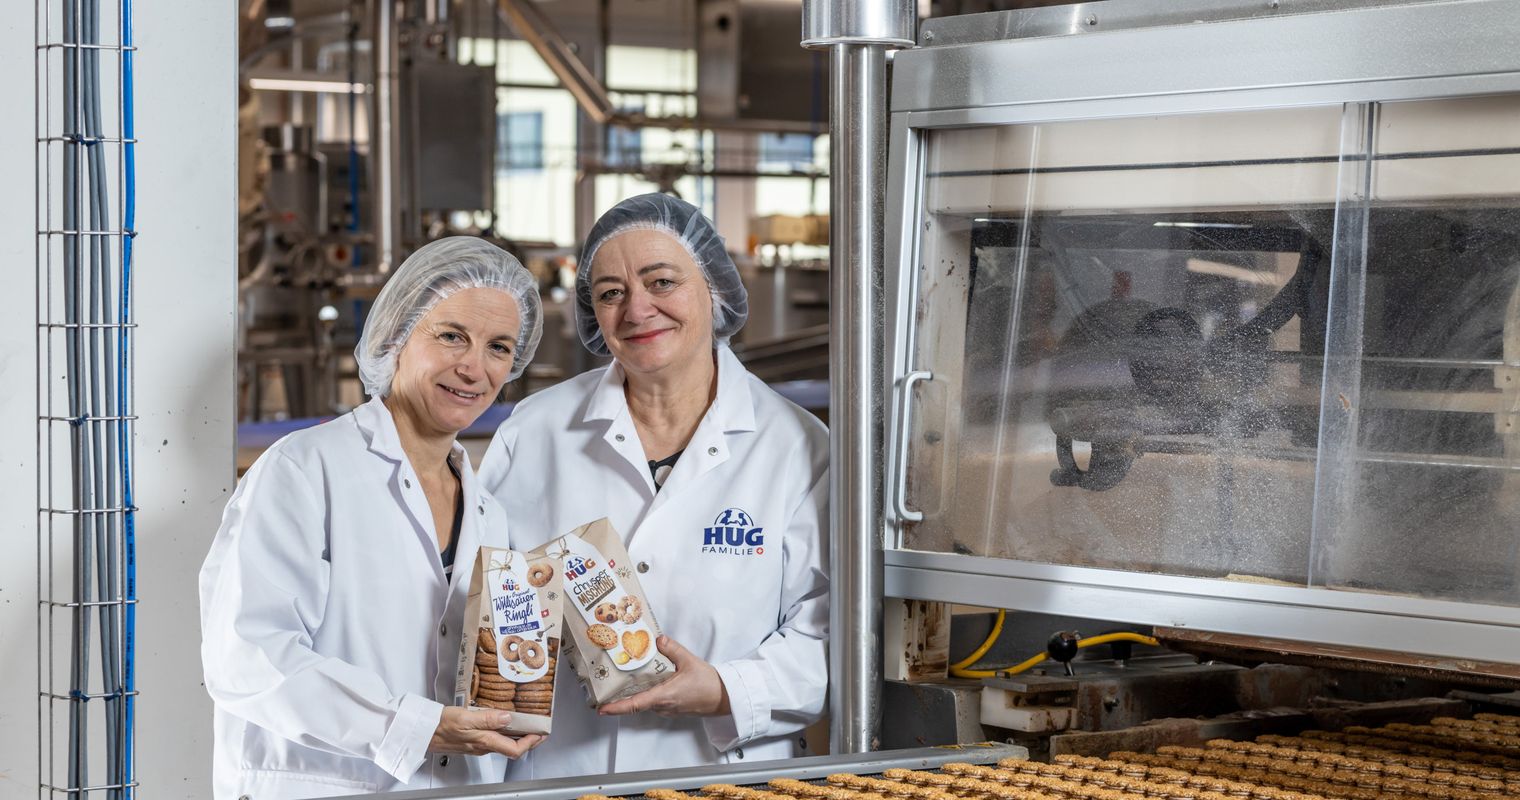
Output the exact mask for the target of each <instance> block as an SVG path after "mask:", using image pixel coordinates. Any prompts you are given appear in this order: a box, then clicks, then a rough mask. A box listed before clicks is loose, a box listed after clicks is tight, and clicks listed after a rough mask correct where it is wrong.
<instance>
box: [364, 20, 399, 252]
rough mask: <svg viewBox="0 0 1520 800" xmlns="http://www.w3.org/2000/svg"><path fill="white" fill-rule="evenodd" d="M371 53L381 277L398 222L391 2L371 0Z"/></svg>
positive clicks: (377, 249)
mask: <svg viewBox="0 0 1520 800" xmlns="http://www.w3.org/2000/svg"><path fill="white" fill-rule="evenodd" d="M371 2H372V3H373V4H374V5H373V11H374V17H373V19H372V20H371V23H372V26H373V27H372V28H371V35H372V36H373V39H372V40H371V53H370V57H371V58H373V59H374V65H375V93H374V103H373V105H374V120H375V124H374V125H373V126H372V127H371V128H370V162H371V164H372V167H371V174H373V176H374V180H373V181H371V182H370V195H371V197H370V203H371V205H372V206H373V207H374V209H375V212H374V213H375V224H374V236H375V267H376V270H377V271H378V272H379V273H381V274H385V273H388V272H390V271H391V269H392V268H394V267H395V266H396V261H397V256H398V255H399V253H398V252H397V251H398V250H400V247H399V239H400V237H399V234H400V227H401V226H400V222H399V220H398V219H397V214H396V195H397V187H396V179H397V176H398V175H399V174H400V171H401V165H400V160H399V159H400V155H401V154H400V152H399V150H400V146H399V145H400V142H399V140H398V139H399V137H398V136H397V133H398V130H399V129H398V128H397V118H398V117H399V116H400V113H399V108H398V104H397V95H396V69H397V68H396V62H397V38H398V37H397V34H396V8H397V5H398V4H397V3H396V1H395V0H371Z"/></svg>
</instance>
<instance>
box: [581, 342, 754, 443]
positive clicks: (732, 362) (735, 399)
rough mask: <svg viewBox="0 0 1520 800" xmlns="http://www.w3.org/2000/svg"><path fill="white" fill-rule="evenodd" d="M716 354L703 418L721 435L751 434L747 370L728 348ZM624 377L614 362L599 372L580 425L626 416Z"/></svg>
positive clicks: (751, 424)
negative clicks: (713, 386)
mask: <svg viewBox="0 0 1520 800" xmlns="http://www.w3.org/2000/svg"><path fill="white" fill-rule="evenodd" d="M716 351H717V368H718V394H717V396H716V397H715V398H713V403H712V407H711V408H709V409H708V411H707V416H709V417H711V418H712V419H714V420H716V421H717V423H718V429H719V430H721V431H723V432H725V433H737V432H740V431H753V430H754V429H755V403H754V398H753V397H752V396H751V395H750V391H749V371H748V370H746V369H745V368H744V365H743V364H741V363H739V357H738V356H736V355H734V351H733V350H731V349H729V347H728V345H719V346H718V347H717V348H716ZM626 378H627V375H626V374H625V373H624V372H623V367H622V365H621V364H618V363H617V362H616V361H614V362H612V366H610V367H608V368H607V371H606V372H604V373H602V379H601V381H599V382H598V383H597V385H596V389H595V390H594V391H593V392H592V394H591V402H589V403H587V404H586V413H585V415H584V416H583V417H582V418H581V421H582V422H593V421H597V420H601V421H608V422H617V421H618V420H620V419H621V418H623V417H625V416H627V414H628V397H627V396H626V395H624V394H623V382H624V380H625V379H626Z"/></svg>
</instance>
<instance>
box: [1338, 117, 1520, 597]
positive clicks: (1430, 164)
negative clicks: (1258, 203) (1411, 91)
mask: <svg viewBox="0 0 1520 800" xmlns="http://www.w3.org/2000/svg"><path fill="white" fill-rule="evenodd" d="M1370 113H1373V114H1375V115H1376V117H1375V123H1374V124H1372V125H1369V126H1368V127H1367V131H1368V132H1369V135H1368V136H1367V137H1366V139H1365V141H1364V143H1363V144H1361V145H1360V146H1359V149H1360V150H1361V151H1362V152H1370V153H1371V154H1372V158H1371V159H1370V160H1367V159H1364V160H1363V163H1362V164H1361V165H1360V166H1359V167H1358V168H1356V169H1348V170H1347V171H1346V177H1348V178H1350V179H1351V180H1353V181H1359V182H1360V183H1361V186H1359V187H1353V186H1348V189H1347V191H1346V192H1344V193H1343V196H1348V197H1349V196H1353V195H1354V196H1356V197H1358V198H1368V199H1366V200H1361V201H1360V202H1359V203H1357V204H1356V205H1355V206H1350V205H1348V206H1346V207H1344V209H1343V214H1342V221H1343V224H1345V225H1346V226H1347V227H1348V228H1350V229H1354V228H1356V227H1357V224H1356V222H1355V221H1356V220H1357V219H1361V220H1363V221H1362V222H1361V223H1360V225H1361V226H1362V227H1364V229H1365V241H1366V245H1365V258H1362V259H1357V258H1348V259H1346V262H1345V268H1344V269H1342V268H1341V267H1340V266H1339V263H1338V266H1337V276H1338V277H1337V280H1338V281H1340V282H1341V284H1342V285H1341V286H1338V287H1337V288H1342V287H1343V288H1344V289H1345V291H1344V292H1343V293H1342V292H1337V291H1332V296H1331V297H1332V299H1331V303H1332V307H1335V308H1337V309H1339V308H1342V307H1344V308H1345V317H1346V318H1347V320H1348V324H1347V325H1345V326H1332V328H1331V334H1330V337H1329V340H1328V350H1329V353H1330V356H1329V358H1328V367H1327V374H1326V377H1327V381H1328V382H1327V387H1331V386H1333V387H1334V388H1335V389H1336V392H1335V402H1327V403H1326V407H1325V413H1324V417H1323V419H1324V425H1323V428H1322V430H1323V433H1322V438H1321V452H1322V453H1323V454H1324V463H1323V464H1322V465H1321V470H1320V486H1321V490H1320V494H1319V497H1318V498H1317V504H1318V507H1317V510H1316V517H1317V518H1316V522H1315V539H1314V555H1315V558H1314V565H1315V569H1314V575H1313V578H1314V583H1316V584H1321V585H1327V586H1332V587H1337V588H1354V589H1362V590H1371V591H1386V592H1398V593H1406V594H1417V595H1422V596H1427V597H1437V598H1446V599H1456V600H1468V601H1482V602H1489V603H1499V604H1505V605H1516V604H1520V595H1517V591H1516V579H1517V570H1520V566H1517V565H1520V552H1517V549H1520V472H1517V470H1520V438H1517V433H1520V425H1517V422H1520V418H1517V417H1516V413H1517V412H1520V281H1517V272H1520V212H1517V208H1516V199H1517V197H1516V195H1517V194H1520V97H1516V96H1513V95H1510V96H1499V97H1487V98H1464V99H1456V100H1438V101H1436V100H1426V101H1418V102H1407V103H1389V104H1383V105H1381V106H1379V107H1376V108H1374V109H1371V110H1370ZM1349 164H1350V162H1349V161H1348V165H1349ZM1348 183H1349V181H1348ZM1342 238H1344V237H1342ZM1341 276H1344V278H1343V279H1342V277H1341ZM1358 304H1360V310H1359V311H1358V310H1357V308H1356V306H1357V305H1358ZM1328 393H1329V389H1328V388H1327V394H1328Z"/></svg>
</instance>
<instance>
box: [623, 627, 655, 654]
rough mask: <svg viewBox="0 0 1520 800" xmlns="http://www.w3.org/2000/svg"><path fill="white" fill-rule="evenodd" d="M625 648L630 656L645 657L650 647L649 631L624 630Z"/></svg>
mask: <svg viewBox="0 0 1520 800" xmlns="http://www.w3.org/2000/svg"><path fill="white" fill-rule="evenodd" d="M623 649H624V650H627V651H628V655H629V657H630V658H643V657H644V652H645V651H647V650H648V649H649V631H623Z"/></svg>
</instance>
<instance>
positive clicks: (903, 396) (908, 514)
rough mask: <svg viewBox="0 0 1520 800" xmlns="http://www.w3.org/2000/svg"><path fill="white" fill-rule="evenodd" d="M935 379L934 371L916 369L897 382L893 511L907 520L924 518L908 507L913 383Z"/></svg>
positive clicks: (915, 520)
mask: <svg viewBox="0 0 1520 800" xmlns="http://www.w3.org/2000/svg"><path fill="white" fill-rule="evenodd" d="M933 379H934V373H932V372H929V371H927V370H916V371H914V372H910V373H908V374H907V375H904V376H902V380H901V381H899V382H898V384H897V459H896V464H897V475H896V477H895V479H894V481H893V487H892V511H893V513H895V514H896V515H897V518H898V519H900V520H903V521H905V522H921V521H922V520H923V518H924V514H923V512H922V511H914V510H913V509H911V508H908V437H909V436H910V434H911V431H912V425H910V424H909V421H910V415H909V413H908V411H909V409H911V408H912V405H911V403H912V400H913V385H914V384H916V383H918V382H919V381H927V380H933Z"/></svg>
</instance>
